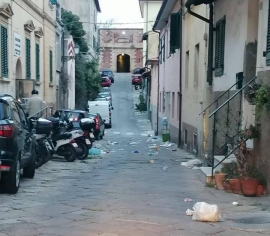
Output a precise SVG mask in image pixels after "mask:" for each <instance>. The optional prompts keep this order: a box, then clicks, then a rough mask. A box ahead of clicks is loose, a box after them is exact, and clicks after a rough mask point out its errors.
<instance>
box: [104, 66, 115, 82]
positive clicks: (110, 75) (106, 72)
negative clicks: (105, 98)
mask: <svg viewBox="0 0 270 236" xmlns="http://www.w3.org/2000/svg"><path fill="white" fill-rule="evenodd" d="M103 76H108V77H109V78H110V80H111V82H112V83H114V74H113V72H112V71H111V70H110V69H103V70H102V72H101V77H103Z"/></svg>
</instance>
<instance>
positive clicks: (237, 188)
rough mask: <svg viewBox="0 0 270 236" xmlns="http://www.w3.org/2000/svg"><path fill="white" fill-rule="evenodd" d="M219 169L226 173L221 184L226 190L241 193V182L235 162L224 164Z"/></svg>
mask: <svg viewBox="0 0 270 236" xmlns="http://www.w3.org/2000/svg"><path fill="white" fill-rule="evenodd" d="M221 171H222V172H223V173H224V174H226V179H225V181H224V182H223V186H224V188H225V190H226V191H227V192H233V193H236V194H242V189H241V184H240V180H239V173H238V168H237V163H236V162H230V163H226V164H224V166H223V167H222V168H221Z"/></svg>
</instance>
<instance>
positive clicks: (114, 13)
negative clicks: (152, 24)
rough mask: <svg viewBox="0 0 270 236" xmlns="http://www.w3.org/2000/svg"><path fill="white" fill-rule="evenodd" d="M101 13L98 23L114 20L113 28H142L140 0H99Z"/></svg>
mask: <svg viewBox="0 0 270 236" xmlns="http://www.w3.org/2000/svg"><path fill="white" fill-rule="evenodd" d="M99 4H100V8H101V13H98V23H100V22H101V23H104V22H106V21H108V20H111V19H113V22H114V23H135V24H115V25H113V26H112V28H142V27H143V24H142V23H141V22H143V19H142V18H141V12H140V6H139V0H99Z"/></svg>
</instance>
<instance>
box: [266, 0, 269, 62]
mask: <svg viewBox="0 0 270 236" xmlns="http://www.w3.org/2000/svg"><path fill="white" fill-rule="evenodd" d="M266 40H267V41H266V65H267V66H270V1H269V8H268V25H267V39H266Z"/></svg>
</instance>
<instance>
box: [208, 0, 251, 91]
mask: <svg viewBox="0 0 270 236" xmlns="http://www.w3.org/2000/svg"><path fill="white" fill-rule="evenodd" d="M248 3H249V0H227V1H224V0H218V1H216V2H215V5H214V12H215V16H214V17H215V22H217V21H218V20H220V19H221V18H223V17H224V16H225V15H226V29H225V58H224V75H222V76H220V77H214V80H213V91H225V90H227V89H228V88H229V87H230V86H231V85H233V84H234V83H235V82H236V73H238V72H242V71H243V64H244V50H245V45H246V40H247V31H248V14H247V13H248Z"/></svg>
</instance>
